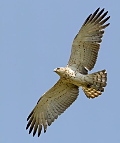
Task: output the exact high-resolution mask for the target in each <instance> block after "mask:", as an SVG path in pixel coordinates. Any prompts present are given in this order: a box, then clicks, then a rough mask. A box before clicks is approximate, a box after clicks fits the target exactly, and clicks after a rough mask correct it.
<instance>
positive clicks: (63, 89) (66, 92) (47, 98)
mask: <svg viewBox="0 0 120 143" xmlns="http://www.w3.org/2000/svg"><path fill="white" fill-rule="evenodd" d="M78 93H79V89H78V87H77V86H75V85H73V84H70V83H66V82H64V81H63V80H62V79H60V80H59V81H58V82H57V83H56V84H55V85H54V86H53V87H52V88H51V89H50V90H48V91H47V92H46V93H45V94H44V95H43V96H42V97H41V98H40V99H39V101H38V103H37V105H36V106H35V108H34V109H33V110H32V112H31V113H30V115H29V116H28V118H27V121H28V124H27V127H26V129H28V128H29V134H30V133H31V132H32V130H33V136H34V135H35V134H36V132H37V131H38V136H40V134H41V130H42V127H44V132H46V130H47V126H50V125H51V124H52V122H54V120H55V119H57V118H58V115H60V114H61V113H63V112H64V111H65V110H66V109H67V108H68V107H69V106H70V105H71V104H72V103H73V102H74V101H75V100H76V98H77V96H78Z"/></svg>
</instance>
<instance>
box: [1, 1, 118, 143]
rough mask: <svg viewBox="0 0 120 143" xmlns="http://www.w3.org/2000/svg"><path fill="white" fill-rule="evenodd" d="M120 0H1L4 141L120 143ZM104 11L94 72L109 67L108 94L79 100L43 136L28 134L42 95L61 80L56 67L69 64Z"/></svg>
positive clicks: (2, 139)
mask: <svg viewBox="0 0 120 143" xmlns="http://www.w3.org/2000/svg"><path fill="white" fill-rule="evenodd" d="M119 5H120V1H119V0H114V1H113V0H111V1H109V2H108V1H104V0H101V1H99V2H98V1H96V0H90V1H87V0H84V1H81V0H61V1H55V0H44V1H42V0H35V1H33V0H19V1H18V0H10V1H9V0H4V1H0V87H1V90H0V101H1V103H0V113H1V117H0V142H1V143H16V142H17V143H21V142H26V143H37V142H41V143H47V142H50V143H56V142H57V143H61V142H62V143H63V142H65V143H66V142H68V143H73V142H75V143H77V142H79V143H80V142H81V143H113V142H115V143H119V142H120V95H119V88H120V87H119V85H120V82H119V73H120V66H119V62H120V46H119V45H120V44H119V42H120V39H119V38H120V32H119V30H120V16H119V11H120V8H119ZM98 7H101V8H105V9H106V10H108V11H109V14H108V15H110V16H111V19H110V20H109V22H110V23H111V25H110V26H109V27H108V28H106V30H105V34H104V37H103V42H102V44H101V49H100V52H99V57H98V60H97V63H96V65H95V68H94V69H93V70H92V72H96V71H98V70H102V69H107V72H108V85H107V87H106V88H105V92H104V93H103V95H101V96H100V97H98V98H96V99H93V100H92V99H91V100H89V99H87V98H86V96H85V95H84V93H83V92H82V90H81V89H80V95H79V97H78V99H77V100H76V102H74V104H72V106H71V107H70V108H69V109H68V110H66V112H65V113H64V114H62V115H61V116H60V117H59V118H58V119H57V120H56V121H55V122H54V123H53V124H52V125H51V126H50V127H48V130H47V132H46V133H45V134H44V133H42V135H41V136H40V137H39V138H38V137H37V136H35V137H32V135H31V134H30V135H29V134H28V131H26V130H25V127H26V124H27V121H26V118H27V116H28V114H29V113H30V112H31V110H32V109H33V108H34V106H35V105H36V102H37V101H38V99H39V97H40V96H41V95H42V94H43V93H44V92H46V91H47V90H48V89H49V88H51V86H53V85H54V83H56V81H57V80H58V79H59V77H58V75H57V74H55V73H54V72H53V69H54V68H56V67H60V66H65V65H66V64H67V61H68V59H69V56H70V51H71V44H72V41H73V38H74V37H75V35H76V34H77V32H78V30H79V29H80V27H81V25H82V24H83V22H84V20H85V19H86V18H87V16H88V15H89V14H90V13H93V12H94V11H95V10H96V9H97V8H98Z"/></svg>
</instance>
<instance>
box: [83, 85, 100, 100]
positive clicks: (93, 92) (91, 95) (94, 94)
mask: <svg viewBox="0 0 120 143" xmlns="http://www.w3.org/2000/svg"><path fill="white" fill-rule="evenodd" d="M82 90H83V91H84V93H85V95H86V96H87V97H88V98H95V97H98V96H99V95H101V94H102V93H101V92H100V91H97V90H96V89H94V88H88V87H82Z"/></svg>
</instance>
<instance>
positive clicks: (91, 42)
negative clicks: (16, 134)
mask: <svg viewBox="0 0 120 143" xmlns="http://www.w3.org/2000/svg"><path fill="white" fill-rule="evenodd" d="M107 13H108V11H107V12H104V9H102V10H100V8H98V9H97V10H96V11H95V12H94V13H93V14H90V15H89V16H88V18H87V19H86V20H85V22H84V24H83V25H82V27H81V29H80V31H79V32H78V34H77V35H76V37H75V38H74V40H73V44H72V51H71V55H70V59H69V61H68V64H67V66H66V67H60V68H56V69H54V71H55V72H56V73H57V74H58V75H59V76H60V79H59V80H58V82H57V83H56V84H55V85H54V86H53V87H52V88H51V89H50V90H48V91H47V92H46V93H44V94H43V96H42V97H41V98H40V99H39V101H38V102H37V105H36V106H35V108H34V109H33V110H32V112H31V113H30V115H29V116H28V118H27V121H28V124H27V127H26V129H28V128H29V133H31V132H32V131H33V136H34V135H35V134H36V132H38V136H40V134H41V130H42V128H44V132H46V130H47V126H50V125H51V124H52V122H54V120H55V119H57V118H58V116H59V115H60V114H61V113H63V112H64V111H65V110H66V109H67V108H68V107H69V106H70V105H71V104H72V103H73V102H74V101H75V100H76V99H77V97H78V94H79V87H80V86H81V87H82V89H83V91H84V93H85V94H86V96H87V97H88V98H95V97H98V96H99V95H101V94H102V92H103V91H104V87H105V86H106V81H107V73H106V70H102V71H98V72H95V73H92V74H88V71H91V70H92V69H93V67H94V65H95V63H96V59H97V56H98V51H99V49H100V43H101V41H102V36H103V34H104V29H105V28H106V27H107V26H108V25H109V24H110V23H108V24H104V23H105V22H106V21H107V20H108V19H109V18H110V16H108V17H106V15H107Z"/></svg>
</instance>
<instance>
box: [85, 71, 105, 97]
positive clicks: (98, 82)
mask: <svg viewBox="0 0 120 143" xmlns="http://www.w3.org/2000/svg"><path fill="white" fill-rule="evenodd" d="M86 78H87V82H88V85H87V86H84V87H82V89H83V91H84V93H85V94H86V96H87V97H88V98H95V97H98V96H99V95H101V94H102V93H101V92H104V87H105V86H106V85H107V83H106V82H107V73H106V70H102V71H98V72H95V73H92V74H88V75H87V76H86Z"/></svg>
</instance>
